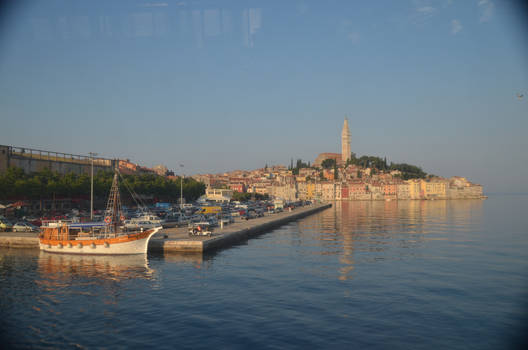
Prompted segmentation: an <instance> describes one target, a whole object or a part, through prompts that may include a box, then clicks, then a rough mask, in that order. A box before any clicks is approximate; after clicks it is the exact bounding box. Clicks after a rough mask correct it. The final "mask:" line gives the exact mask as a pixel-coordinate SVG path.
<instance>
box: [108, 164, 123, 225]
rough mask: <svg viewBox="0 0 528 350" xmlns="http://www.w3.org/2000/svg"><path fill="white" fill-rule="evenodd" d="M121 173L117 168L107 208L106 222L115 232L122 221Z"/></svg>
mask: <svg viewBox="0 0 528 350" xmlns="http://www.w3.org/2000/svg"><path fill="white" fill-rule="evenodd" d="M118 179H119V174H118V170H117V168H116V169H115V173H114V180H113V181H112V188H111V189H110V195H109V196H108V203H107V205H106V210H105V219H104V220H105V223H106V224H107V227H108V228H110V227H112V228H113V232H114V233H115V232H117V226H118V225H119V222H120V221H121V217H122V208H121V196H120V195H119V184H118Z"/></svg>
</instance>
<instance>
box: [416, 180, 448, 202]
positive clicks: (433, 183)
mask: <svg viewBox="0 0 528 350" xmlns="http://www.w3.org/2000/svg"><path fill="white" fill-rule="evenodd" d="M420 190H421V193H422V194H423V196H424V197H425V198H428V199H434V198H438V199H441V198H446V197H447V181H443V180H440V179H433V180H430V181H426V180H421V181H420Z"/></svg>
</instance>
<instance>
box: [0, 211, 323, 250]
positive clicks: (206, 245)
mask: <svg viewBox="0 0 528 350" xmlns="http://www.w3.org/2000/svg"><path fill="white" fill-rule="evenodd" d="M331 206H332V205H331V204H329V203H325V204H314V205H310V206H306V207H300V208H297V209H295V210H293V211H291V212H290V211H285V212H282V213H278V214H272V215H266V216H264V217H260V218H255V219H251V220H248V221H246V220H241V219H237V221H236V222H235V223H233V224H230V225H226V226H225V227H223V228H220V227H217V228H216V229H215V230H214V231H213V233H212V235H211V236H210V237H206V236H200V237H195V236H193V237H189V236H188V233H187V228H167V229H163V230H162V231H161V232H160V234H157V235H155V236H154V237H152V239H151V240H150V242H149V251H163V252H193V253H203V252H206V251H209V250H214V249H220V248H226V247H228V246H230V245H232V244H234V243H237V242H239V241H243V240H245V239H248V238H251V237H253V236H256V235H259V234H262V233H265V232H269V231H270V230H272V229H274V228H276V227H279V226H281V225H284V224H286V223H288V222H291V221H295V220H298V219H300V218H303V217H305V216H308V215H311V214H315V213H317V212H319V211H321V210H324V209H327V208H330V207H331ZM0 247H10V248H34V249H38V247H39V240H38V237H37V234H36V233H20V232H0Z"/></svg>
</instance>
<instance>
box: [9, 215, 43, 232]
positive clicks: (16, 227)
mask: <svg viewBox="0 0 528 350" xmlns="http://www.w3.org/2000/svg"><path fill="white" fill-rule="evenodd" d="M0 231H3V232H5V231H13V232H38V231H39V228H38V227H37V226H35V225H33V224H32V223H30V222H26V221H19V222H16V223H15V224H12V223H11V222H10V221H9V220H7V219H6V218H0Z"/></svg>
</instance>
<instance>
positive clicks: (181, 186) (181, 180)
mask: <svg viewBox="0 0 528 350" xmlns="http://www.w3.org/2000/svg"><path fill="white" fill-rule="evenodd" d="M180 168H182V174H181V175H180V209H183V177H184V176H185V175H183V164H180Z"/></svg>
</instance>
